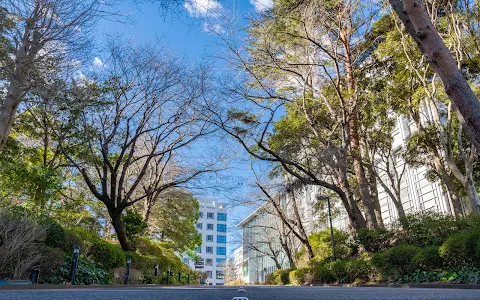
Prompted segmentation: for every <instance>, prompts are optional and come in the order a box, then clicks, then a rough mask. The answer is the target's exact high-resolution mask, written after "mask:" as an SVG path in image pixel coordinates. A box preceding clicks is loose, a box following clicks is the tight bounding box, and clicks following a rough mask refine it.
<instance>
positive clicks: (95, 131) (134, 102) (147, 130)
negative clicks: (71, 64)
mask: <svg viewBox="0 0 480 300" xmlns="http://www.w3.org/2000/svg"><path fill="white" fill-rule="evenodd" d="M109 50H110V55H111V58H110V59H109V60H108V68H105V70H104V73H103V74H102V76H105V77H106V79H105V81H104V83H103V84H101V86H100V87H98V88H99V89H100V90H101V92H100V94H99V96H98V97H99V98H98V99H99V101H101V102H102V103H103V106H102V107H101V108H100V109H96V110H89V111H84V112H83V113H82V114H81V115H80V118H79V119H78V129H79V130H81V131H83V132H84V135H83V137H78V138H77V139H73V140H71V141H70V142H71V144H72V143H74V144H77V145H80V147H81V149H80V150H79V149H76V150H75V149H72V148H71V147H70V148H69V149H70V151H68V150H67V149H66V147H64V146H63V145H62V149H63V150H64V152H65V155H66V156H67V157H68V159H69V160H70V162H71V163H72V164H73V165H74V166H75V168H76V169H77V170H78V171H79V172H80V173H81V175H82V176H83V179H84V180H85V182H86V183H87V185H88V187H89V189H90V191H91V192H92V193H93V195H94V196H95V197H96V198H97V199H98V200H100V201H101V202H102V203H103V204H104V205H105V206H106V208H107V209H108V213H109V215H110V218H111V222H112V225H113V227H114V228H115V232H116V234H117V237H118V240H119V242H120V244H121V245H122V248H123V249H124V250H132V249H134V248H133V246H132V245H131V244H130V242H129V241H128V238H127V235H126V232H125V227H124V224H123V222H122V218H121V215H122V212H123V211H124V210H125V209H126V208H127V207H130V206H132V205H134V204H135V203H139V202H141V201H147V200H148V201H150V204H151V205H153V204H154V202H155V201H156V199H157V196H158V193H161V192H162V191H165V190H166V189H168V188H171V187H175V186H179V185H181V184H184V183H186V182H189V181H191V180H193V179H195V178H196V177H198V176H200V175H201V174H204V173H207V172H212V171H214V170H215V169H214V168H213V167H212V164H210V163H205V164H204V162H189V161H188V157H183V156H182V151H186V150H187V149H188V147H190V146H191V145H193V144H194V143H195V142H196V141H198V140H199V139H201V138H202V137H204V136H206V135H207V134H209V133H211V128H210V127H209V125H208V124H207V123H206V122H205V121H204V118H205V115H204V114H203V111H201V110H200V106H199V105H198V102H199V100H200V99H201V96H202V93H203V91H204V86H203V85H204V84H205V80H206V74H205V70H203V69H201V70H192V69H187V68H185V67H183V65H182V62H181V61H179V60H178V59H175V58H173V57H169V56H168V55H165V54H164V53H162V52H158V50H157V49H154V48H148V47H133V46H123V47H120V46H119V45H118V44H116V43H112V44H111V45H110V47H109ZM201 100H202V101H203V100H204V99H201ZM72 150H75V151H72ZM174 155H176V156H178V157H180V156H182V160H183V163H182V164H180V162H179V161H180V160H179V159H178V160H177V163H178V164H177V167H181V168H182V169H181V171H180V172H174V173H171V174H167V173H166V172H164V171H162V170H169V169H172V168H173V167H174V166H175V165H174V164H173V165H172V164H171V163H172V161H173V160H172V156H174ZM157 171H158V172H157ZM149 175H151V176H149Z"/></svg>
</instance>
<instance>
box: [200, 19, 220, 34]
mask: <svg viewBox="0 0 480 300" xmlns="http://www.w3.org/2000/svg"><path fill="white" fill-rule="evenodd" d="M202 29H203V31H204V32H207V33H216V34H222V33H225V29H223V27H222V25H220V24H210V23H208V22H205V23H203V25H202Z"/></svg>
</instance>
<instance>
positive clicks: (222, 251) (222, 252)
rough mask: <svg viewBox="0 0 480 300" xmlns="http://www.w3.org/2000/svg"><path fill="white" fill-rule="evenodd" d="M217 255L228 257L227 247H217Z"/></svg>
mask: <svg viewBox="0 0 480 300" xmlns="http://www.w3.org/2000/svg"><path fill="white" fill-rule="evenodd" d="M217 255H227V247H217Z"/></svg>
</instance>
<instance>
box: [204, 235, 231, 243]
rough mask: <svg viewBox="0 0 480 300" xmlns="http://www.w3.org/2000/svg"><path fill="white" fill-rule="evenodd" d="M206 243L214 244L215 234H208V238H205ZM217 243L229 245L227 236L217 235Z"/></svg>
mask: <svg viewBox="0 0 480 300" xmlns="http://www.w3.org/2000/svg"><path fill="white" fill-rule="evenodd" d="M205 241H207V242H213V234H207V235H206V237H205ZM217 243H219V244H226V243H227V236H225V235H217Z"/></svg>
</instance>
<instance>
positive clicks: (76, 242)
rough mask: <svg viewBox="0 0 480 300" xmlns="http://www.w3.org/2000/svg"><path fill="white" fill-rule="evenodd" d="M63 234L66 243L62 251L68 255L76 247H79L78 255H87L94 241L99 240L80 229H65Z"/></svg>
mask: <svg viewBox="0 0 480 300" xmlns="http://www.w3.org/2000/svg"><path fill="white" fill-rule="evenodd" d="M65 233H66V242H65V246H64V248H63V250H65V251H66V252H67V253H70V254H71V253H72V252H73V248H74V247H76V246H79V247H80V253H83V254H88V253H89V252H90V248H91V246H92V245H93V243H94V241H96V240H99V239H100V238H99V237H97V236H96V235H94V234H93V233H91V232H90V231H88V230H86V229H83V228H80V227H76V228H70V229H67V230H66V232H65Z"/></svg>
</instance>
